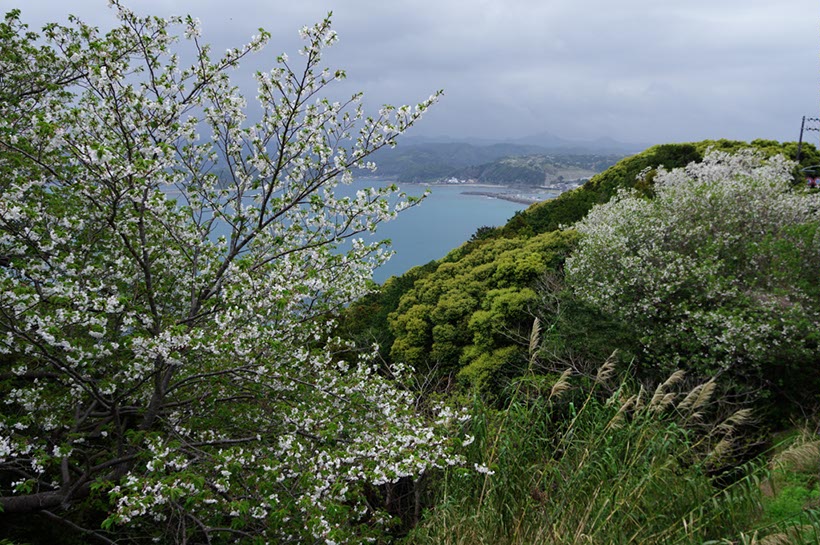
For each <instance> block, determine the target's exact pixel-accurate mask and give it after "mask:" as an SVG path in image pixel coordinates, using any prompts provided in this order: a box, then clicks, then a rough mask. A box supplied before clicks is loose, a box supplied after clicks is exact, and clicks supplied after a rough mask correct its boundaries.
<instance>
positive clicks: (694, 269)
mask: <svg viewBox="0 0 820 545" xmlns="http://www.w3.org/2000/svg"><path fill="white" fill-rule="evenodd" d="M793 166H794V165H793V163H791V162H790V161H787V160H785V159H784V158H783V157H782V156H775V157H772V158H768V159H766V158H764V157H763V156H762V155H760V154H759V153H757V152H754V151H751V150H746V151H744V152H740V153H737V154H727V153H724V152H718V151H711V152H710V153H708V154H707V155H706V157H705V158H704V160H703V161H702V162H700V163H692V164H690V165H688V166H687V167H685V168H677V169H673V170H669V171H667V170H665V169H663V168H660V169H658V171H657V172H654V173H652V174H655V178H654V180H655V182H654V193H655V196H654V197H653V198H646V197H643V196H640V195H638V194H635V193H631V192H627V191H622V192H621V193H619V194H618V195H617V196H616V197H615V198H614V199H613V200H612V201H610V202H609V203H607V204H604V205H600V206H596V207H595V208H593V209H592V211H591V212H590V213H589V215H588V216H587V217H586V218H585V219H584V220H582V221H581V222H579V223H578V224H576V226H575V228H576V229H577V230H578V231H580V232H581V233H582V234H583V235H584V236H583V238H582V239H581V242H580V244H579V248H578V250H577V251H576V252H575V253H574V254H573V256H572V257H571V258H570V259H568V260H567V265H566V271H567V278H568V280H569V282H570V283H571V284H572V286H573V289H574V290H575V292H576V293H577V294H578V295H579V296H580V297H581V298H583V299H584V300H586V301H588V302H590V303H593V304H594V305H596V306H598V307H599V308H601V309H603V310H605V311H608V312H610V313H613V314H614V315H617V316H619V317H620V318H622V319H623V320H624V321H625V322H626V323H629V324H631V325H633V326H634V327H635V329H636V331H637V333H638V335H639V337H640V339H641V342H642V344H643V345H644V347H645V349H646V360H647V361H649V362H651V363H652V364H653V365H655V366H657V367H658V368H660V372H665V371H668V370H669V369H674V368H677V367H683V368H687V369H689V370H692V371H694V372H695V373H696V374H701V375H712V374H715V373H728V376H730V377H734V378H735V379H739V380H740V381H741V382H743V383H745V384H746V385H752V386H754V387H760V386H763V387H765V388H767V389H769V390H771V389H775V390H776V389H778V388H780V389H781V390H783V389H784V385H785V384H787V383H788V384H790V385H791V387H792V388H793V390H792V391H791V392H790V394H797V391H798V390H800V389H802V390H803V392H804V393H807V392H809V391H810V390H811V388H812V386H811V385H812V384H816V382H814V381H816V380H817V376H818V370H819V369H818V368H817V363H818V359H817V355H816V347H817V341H818V338H820V336H818V330H820V290H818V286H820V284H818V282H817V275H818V272H820V199H818V195H817V194H816V193H808V192H805V191H802V190H796V189H795V188H794V186H793V180H792V175H791V169H792V167H793ZM644 174H648V173H644ZM657 371H658V369H656V372H657ZM786 393H787V394H789V392H786Z"/></svg>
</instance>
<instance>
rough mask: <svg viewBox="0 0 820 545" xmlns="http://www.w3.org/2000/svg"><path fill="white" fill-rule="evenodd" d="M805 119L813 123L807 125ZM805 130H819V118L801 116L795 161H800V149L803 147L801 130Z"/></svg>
mask: <svg viewBox="0 0 820 545" xmlns="http://www.w3.org/2000/svg"><path fill="white" fill-rule="evenodd" d="M806 121H808V122H809V124H810V125H811V124H815V125H812V126H809V127H807V126H806ZM805 131H817V132H820V118H818V117H806V116H805V115H804V116H803V121H802V122H801V123H800V140H798V142H797V162H798V163H799V162H800V150H801V149H802V148H803V132H805Z"/></svg>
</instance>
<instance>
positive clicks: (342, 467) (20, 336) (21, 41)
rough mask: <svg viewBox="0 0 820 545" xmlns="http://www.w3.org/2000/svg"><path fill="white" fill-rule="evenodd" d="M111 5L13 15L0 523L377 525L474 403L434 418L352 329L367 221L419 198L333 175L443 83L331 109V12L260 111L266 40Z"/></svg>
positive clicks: (5, 150)
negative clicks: (30, 517)
mask: <svg viewBox="0 0 820 545" xmlns="http://www.w3.org/2000/svg"><path fill="white" fill-rule="evenodd" d="M111 4H112V7H113V9H114V10H115V11H116V14H117V17H118V21H119V23H118V26H117V27H116V28H114V29H113V30H111V31H110V32H108V33H106V34H102V33H101V32H100V31H99V30H98V29H96V28H93V27H91V26H88V25H86V24H84V23H83V22H82V21H80V20H78V19H76V18H72V19H71V20H70V23H69V26H60V25H56V24H52V25H48V26H46V27H45V28H44V29H43V35H44V39H45V41H40V38H39V37H38V36H37V35H35V34H32V33H30V32H28V30H27V27H26V26H25V25H23V24H22V23H21V22H20V19H19V13H17V12H11V13H9V14H8V15H7V16H6V19H5V22H4V23H3V24H2V27H1V28H0V37H1V38H2V43H0V95H1V96H2V97H3V100H2V102H0V109H2V111H0V172H2V179H0V188H2V199H1V200H0V354H2V355H1V356H0V358H1V359H0V362H1V363H0V400H1V401H0V511H2V513H1V514H0V517H4V518H5V520H6V521H10V520H12V519H11V517H14V516H16V515H21V514H24V513H38V516H42V517H46V518H47V519H53V520H55V521H58V522H61V523H63V524H64V525H65V527H66V528H68V529H71V530H73V531H75V532H78V535H82V536H85V538H87V539H95V540H97V541H99V542H109V543H111V542H113V539H114V537H113V536H114V535H116V542H117V543H124V542H130V541H131V540H135V541H136V540H142V539H146V538H154V539H155V541H159V542H163V543H166V542H167V543H170V542H180V543H185V542H201V543H203V542H208V543H222V542H235V541H243V540H249V541H250V540H253V539H259V540H261V542H265V541H267V542H276V543H280V542H281V543H285V542H302V541H308V542H326V543H334V542H345V541H357V540H360V539H366V538H368V537H369V536H371V535H372V534H373V533H374V532H375V533H378V532H379V531H380V528H381V526H380V524H381V523H383V522H385V521H386V520H387V516H386V515H385V514H384V513H382V512H380V511H379V509H378V508H377V505H376V503H374V502H372V501H368V496H372V495H373V491H374V490H375V488H374V487H377V486H378V485H380V484H383V483H388V482H391V481H396V480H397V479H399V478H401V477H406V476H414V475H419V474H421V473H423V472H425V471H427V470H429V469H430V468H432V467H440V466H443V465H446V464H452V463H456V462H457V461H458V458H457V456H456V455H454V454H453V452H454V444H453V440H451V439H448V438H447V437H448V435H447V434H445V433H444V431H445V429H447V426H449V425H450V424H451V423H452V422H453V421H455V420H457V419H459V418H462V414H461V413H454V412H452V411H449V410H447V409H445V408H441V407H433V408H431V409H430V410H429V411H427V413H426V414H425V415H424V417H422V416H421V415H419V414H418V413H417V412H415V410H414V400H413V398H412V395H411V394H410V393H409V392H408V391H407V390H405V389H403V388H402V386H401V379H402V377H403V376H404V375H405V374H406V373H405V371H404V370H403V368H401V367H400V366H399V367H396V368H394V369H392V373H387V374H386V373H383V372H382V373H380V372H377V370H376V368H375V366H374V363H373V359H372V358H373V354H374V349H373V348H372V347H367V348H366V349H365V350H358V351H355V350H353V348H354V347H353V346H352V345H351V344H350V343H348V342H345V341H343V340H341V339H338V338H333V336H332V333H331V332H332V330H333V326H334V322H333V316H334V313H335V312H336V311H338V310H339V309H340V308H342V307H343V306H344V305H346V304H348V303H349V302H351V301H353V300H355V299H356V298H357V297H359V296H360V295H362V294H363V293H365V292H366V291H367V289H368V285H370V284H371V282H370V280H369V279H370V275H371V272H372V270H373V269H374V267H376V266H378V265H379V264H381V263H382V262H383V261H384V260H385V259H387V258H388V257H389V252H388V251H386V249H385V247H384V245H383V244H382V243H380V242H374V243H368V242H364V241H363V240H362V238H361V237H360V236H359V235H360V234H362V233H367V232H372V231H373V230H374V229H375V228H376V226H377V224H379V223H380V222H382V221H385V220H389V219H391V218H393V217H394V216H395V215H396V213H397V212H399V211H400V210H402V209H403V208H406V207H407V206H410V205H412V204H413V201H412V200H408V199H407V198H405V197H404V196H403V195H401V194H397V193H396V190H395V188H393V187H390V188H385V189H367V190H360V191H358V192H356V193H355V195H353V194H352V193H353V192H352V191H349V192H348V194H349V195H350V196H342V195H341V194H340V193H339V192H338V191H336V188H337V186H338V185H339V184H349V183H350V182H351V172H350V169H351V168H354V167H360V168H361V167H368V166H371V165H370V164H368V163H367V162H366V160H367V157H368V155H369V154H370V153H371V152H373V151H374V150H376V149H379V148H381V147H383V146H388V145H389V146H392V145H394V143H395V138H396V137H397V136H398V135H399V134H400V133H402V132H403V131H404V130H405V129H407V128H408V127H409V126H411V125H412V124H413V123H415V122H416V121H417V120H418V119H419V118H420V116H421V115H422V114H423V113H424V112H425V110H427V108H428V107H429V106H430V105H432V104H433V103H434V102H435V101H436V99H437V97H438V95H434V96H431V97H430V98H429V99H427V100H425V101H424V102H422V103H421V104H419V105H418V106H416V107H407V106H403V107H400V108H394V107H389V106H385V107H383V108H382V109H381V110H380V111H379V113H378V114H377V115H374V116H372V117H368V116H366V115H365V113H364V110H363V108H362V106H361V104H360V99H361V95H355V96H353V97H351V98H350V100H348V101H346V102H332V101H330V100H328V99H326V98H323V96H324V95H325V94H326V93H325V89H326V87H328V86H329V85H331V84H332V83H333V82H334V81H335V80H340V79H342V78H344V77H345V73H344V72H343V71H341V70H336V71H333V70H329V69H327V68H323V65H322V64H321V57H322V51H323V49H324V48H326V47H327V46H330V45H331V44H333V43H334V42H335V41H336V34H335V33H334V31H333V30H332V29H331V25H330V20H329V18H328V19H326V20H324V21H322V22H320V23H318V24H317V25H315V26H312V27H306V28H303V29H302V31H301V35H302V38H303V39H304V41H305V45H304V47H303V48H302V49H301V51H300V52H299V53H300V55H301V58H299V59H298V62H294V61H292V60H291V59H289V58H288V57H287V56H286V55H284V54H283V55H281V56H279V57H278V58H276V63H275V67H274V68H273V69H272V70H270V71H268V72H260V73H257V74H256V83H257V87H258V93H257V96H256V99H257V102H258V107H257V110H258V111H260V112H261V114H260V116H259V118H258V119H257V120H256V121H255V122H251V121H250V120H249V119H248V118H247V117H246V113H245V112H246V107H247V104H246V99H245V98H244V97H243V95H242V94H241V93H240V90H239V87H238V85H237V84H236V83H234V82H233V81H232V80H231V78H230V73H231V70H232V69H234V68H235V67H236V66H237V65H238V64H239V63H240V61H242V60H243V58H245V57H246V56H248V55H250V54H252V53H254V52H257V51H259V50H261V49H262V48H263V46H265V44H266V43H267V42H268V40H269V38H270V36H269V34H268V33H266V32H264V31H260V34H259V35H257V36H254V37H253V39H252V40H251V41H250V43H249V44H247V45H244V46H242V47H238V48H235V49H230V50H228V51H227V52H225V53H224V54H222V55H214V54H213V52H212V51H211V49H210V48H209V47H208V46H207V45H205V44H203V42H202V41H201V38H200V23H199V21H198V20H196V19H194V18H192V17H172V18H170V19H162V18H157V17H145V16H140V15H137V14H135V13H134V12H132V11H130V10H129V9H127V8H126V7H124V6H123V5H121V4H120V3H119V2H118V1H113V2H111ZM180 34H181V35H180ZM182 59H189V60H192V62H189V63H187V64H186V63H183V61H182ZM343 355H344V357H343ZM388 374H389V375H390V377H389V378H388V377H387V375H388ZM78 510H80V511H82V510H85V515H86V516H85V517H84V518H78V517H76V516H75V515H76V514H77V513H78ZM95 510H96V511H95ZM89 512H91V513H92V514H94V513H97V514H99V512H102V514H101V515H100V516H99V519H98V520H97V525H96V526H94V525H88V524H84V522H83V521H88V520H94V517H93V516H89V515H88V514H89ZM100 523H101V525H100ZM254 542H256V541H254Z"/></svg>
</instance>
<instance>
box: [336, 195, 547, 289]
mask: <svg viewBox="0 0 820 545" xmlns="http://www.w3.org/2000/svg"><path fill="white" fill-rule="evenodd" d="M389 183H391V182H388V181H384V180H374V179H364V180H356V181H354V182H353V184H351V186H348V187H349V188H350V190H352V192H354V193H355V191H356V190H358V189H361V188H364V187H382V186H384V185H388V184H389ZM340 189H341V187H340ZM399 189H400V190H401V191H403V192H405V193H407V195H410V196H420V195H423V194H424V192H425V191H426V190H428V189H429V190H430V194H429V195H428V196H427V198H425V199H424V200H423V201H422V202H421V203H420V204H418V205H417V206H414V207H412V208H410V209H408V210H405V211H403V212H401V213H400V214H399V215H398V217H397V218H396V219H394V220H392V221H389V222H386V223H382V224H380V225H379V227H378V229H377V230H376V235H375V237H376V238H377V239H389V240H390V241H391V243H392V244H391V246H392V249H393V250H394V251H395V255H394V256H393V257H392V258H391V259H390V261H388V262H387V263H386V264H384V265H382V266H381V267H379V268H378V269H376V270H375V271H374V273H373V279H374V280H375V281H376V282H379V283H383V282H384V281H385V280H387V279H388V278H389V277H391V276H397V275H400V274H402V273H404V272H406V271H407V270H409V269H410V268H412V267H415V266H417V265H423V264H425V263H427V262H429V261H432V260H434V259H440V258H442V257H444V256H445V255H446V254H447V253H448V252H449V251H450V250H453V249H454V248H457V247H458V246H460V245H461V244H463V243H464V242H466V241H467V240H469V238H470V237H471V236H472V235H473V233H475V231H476V230H477V229H478V228H479V227H482V226H485V225H486V226H490V227H496V226H500V225H504V224H505V223H506V222H507V220H508V219H509V218H510V217H512V216H513V214H515V213H516V212H517V211H519V210H523V209H525V208H527V207H528V206H529V205H528V204H524V203H519V202H511V201H508V200H503V199H500V198H494V197H490V196H487V195H471V194H465V192H481V193H485V194H495V195H500V194H510V193H514V192H515V191H514V190H511V189H510V188H507V187H498V186H475V185H468V184H458V185H443V184H436V185H430V186H427V185H418V184H399ZM556 195H557V193H555V192H543V191H539V192H535V193H527V194H526V195H521V196H522V197H525V198H527V197H530V198H539V199H546V198H551V197H554V196H556Z"/></svg>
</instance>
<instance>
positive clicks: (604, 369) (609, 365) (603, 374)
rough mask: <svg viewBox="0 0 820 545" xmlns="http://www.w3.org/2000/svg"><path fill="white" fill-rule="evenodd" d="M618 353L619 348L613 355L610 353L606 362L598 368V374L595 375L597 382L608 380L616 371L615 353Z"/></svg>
mask: <svg viewBox="0 0 820 545" xmlns="http://www.w3.org/2000/svg"><path fill="white" fill-rule="evenodd" d="M617 353H618V351H617V350H616V351H615V352H613V353H612V355H610V356H609V357H608V358H607V359H606V361H605V362H604V364H603V365H602V366H601V367H600V368H599V369H598V374H597V375H595V381H596V382H600V383H603V382H606V381H607V380H609V379H610V378H611V377H612V375H613V374H614V373H615V354H617Z"/></svg>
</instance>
